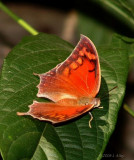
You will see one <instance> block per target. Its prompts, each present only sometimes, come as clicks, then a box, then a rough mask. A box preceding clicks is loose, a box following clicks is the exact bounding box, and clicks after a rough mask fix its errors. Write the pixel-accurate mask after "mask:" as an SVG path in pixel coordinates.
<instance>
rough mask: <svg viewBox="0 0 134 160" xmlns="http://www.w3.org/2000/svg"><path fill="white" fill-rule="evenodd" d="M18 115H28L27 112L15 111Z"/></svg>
mask: <svg viewBox="0 0 134 160" xmlns="http://www.w3.org/2000/svg"><path fill="white" fill-rule="evenodd" d="M16 114H17V115H18V116H25V115H28V113H27V112H17V113H16Z"/></svg>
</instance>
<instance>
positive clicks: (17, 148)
mask: <svg viewBox="0 0 134 160" xmlns="http://www.w3.org/2000/svg"><path fill="white" fill-rule="evenodd" d="M72 49H73V47H72V45H70V44H69V43H67V42H65V41H63V40H61V39H60V38H58V37H56V36H52V35H47V34H39V35H37V36H29V37H26V38H24V39H23V40H22V41H21V42H20V43H19V44H18V45H17V46H16V47H15V48H14V49H13V50H12V51H11V52H10V53H9V55H8V57H7V58H6V59H5V61H4V65H3V69H2V74H1V79H0V90H1V92H0V150H1V154H2V157H3V160H18V159H19V160H20V159H23V160H28V159H32V160H53V159H55V160H56V159H57V160H65V159H66V160H89V159H92V160H96V159H98V160H99V159H101V157H102V154H103V151H104V149H105V147H106V144H107V143H108V140H109V138H110V135H111V134H112V132H113V130H114V127H115V124H116V120H117V115H118V111H119V108H120V106H121V103H122V99H123V96H124V92H125V83H126V79H127V72H128V55H127V47H125V43H124V41H122V40H120V39H119V38H117V37H115V38H113V41H112V42H111V43H110V45H109V46H108V45H107V46H102V47H97V49H98V53H99V57H100V65H101V72H102V83H101V89H100V93H99V95H98V96H99V97H102V96H103V95H105V94H107V93H108V91H109V90H110V89H112V88H113V87H115V86H117V89H115V90H113V91H112V92H111V93H110V96H107V97H105V99H101V105H102V106H103V109H94V110H93V111H92V114H93V117H94V119H93V121H92V128H89V125H88V123H89V119H90V117H89V115H88V114H87V115H84V116H82V117H81V118H77V119H75V120H72V121H70V122H67V123H65V124H63V125H59V126H52V125H51V124H49V123H47V122H41V121H39V120H36V119H33V118H32V117H30V116H27V117H26V116H25V117H19V116H17V115H16V112H17V111H20V112H23V111H27V110H28V105H30V104H32V101H33V100H35V99H37V97H36V94H37V88H36V86H37V84H38V83H39V79H38V78H37V77H36V76H34V75H33V72H35V73H44V72H47V71H48V70H50V69H52V68H53V67H55V66H56V65H57V64H58V63H60V62H62V61H64V60H65V58H67V57H68V56H69V54H70V53H71V51H72ZM37 100H41V98H40V99H37ZM44 101H46V100H44Z"/></svg>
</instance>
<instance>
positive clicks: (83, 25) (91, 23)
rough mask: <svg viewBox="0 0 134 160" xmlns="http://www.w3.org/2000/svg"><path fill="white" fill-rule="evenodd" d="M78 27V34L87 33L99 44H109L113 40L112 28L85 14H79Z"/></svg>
mask: <svg viewBox="0 0 134 160" xmlns="http://www.w3.org/2000/svg"><path fill="white" fill-rule="evenodd" d="M77 28H78V29H77V32H78V35H79V34H85V35H87V36H88V37H90V39H92V41H93V42H94V44H95V45H97V46H98V45H101V44H109V43H110V42H111V40H112V35H113V31H112V30H110V29H109V28H107V27H106V26H104V25H103V24H101V23H99V22H98V21H97V20H95V19H93V18H91V17H89V16H87V15H85V14H82V13H79V14H78V26H77Z"/></svg>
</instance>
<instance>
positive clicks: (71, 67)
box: [17, 35, 101, 126]
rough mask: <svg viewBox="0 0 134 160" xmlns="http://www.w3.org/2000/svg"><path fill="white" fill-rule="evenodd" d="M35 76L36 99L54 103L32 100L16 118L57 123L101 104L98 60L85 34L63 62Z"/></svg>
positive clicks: (93, 47) (92, 45)
mask: <svg viewBox="0 0 134 160" xmlns="http://www.w3.org/2000/svg"><path fill="white" fill-rule="evenodd" d="M37 75H38V76H39V77H40V83H39V85H38V86H37V87H38V89H39V90H38V94H37V96H38V97H45V98H48V99H50V100H52V101H53V102H49V103H45V102H37V101H34V102H33V104H32V105H30V106H29V108H30V109H29V111H28V112H27V113H21V112H17V114H18V115H31V116H32V117H34V118H37V119H39V120H45V121H50V122H52V123H53V124H56V123H60V122H64V121H67V120H70V119H72V118H75V117H78V116H80V115H82V114H84V113H86V112H89V111H90V110H91V109H93V108H95V107H99V105H100V99H99V98H95V97H96V95H97V93H98V92H99V89H100V83H101V71H100V63H99V57H98V53H97V51H96V48H95V46H94V44H93V43H92V41H91V40H90V39H89V38H87V37H86V36H84V35H81V39H80V41H79V43H78V44H77V46H76V47H75V49H74V50H73V52H72V53H71V55H70V56H69V57H68V58H67V59H66V60H65V61H64V62H62V63H60V64H58V65H57V66H56V67H55V68H53V69H52V70H50V71H48V72H46V73H43V74H37ZM91 119H92V117H91ZM90 121H91V120H90ZM90 121H89V122H90ZM89 126H90V123H89Z"/></svg>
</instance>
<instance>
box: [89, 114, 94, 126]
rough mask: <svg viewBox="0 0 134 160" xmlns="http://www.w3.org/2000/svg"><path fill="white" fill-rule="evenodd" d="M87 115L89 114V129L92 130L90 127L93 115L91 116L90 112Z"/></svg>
mask: <svg viewBox="0 0 134 160" xmlns="http://www.w3.org/2000/svg"><path fill="white" fill-rule="evenodd" d="M88 113H89V115H90V120H89V128H92V126H91V121H92V120H93V115H92V113H91V112H88Z"/></svg>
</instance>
